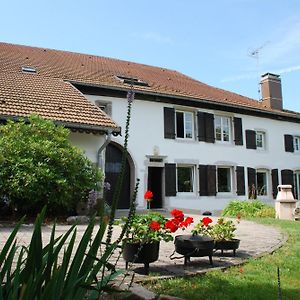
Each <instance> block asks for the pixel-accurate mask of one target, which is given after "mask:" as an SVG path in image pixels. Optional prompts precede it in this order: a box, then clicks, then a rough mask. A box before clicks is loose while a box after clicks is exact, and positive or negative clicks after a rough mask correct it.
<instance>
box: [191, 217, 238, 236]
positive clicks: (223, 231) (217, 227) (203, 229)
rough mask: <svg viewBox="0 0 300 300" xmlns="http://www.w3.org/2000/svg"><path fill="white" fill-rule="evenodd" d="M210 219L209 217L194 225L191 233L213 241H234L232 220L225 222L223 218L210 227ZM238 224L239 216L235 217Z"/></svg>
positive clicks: (234, 227) (234, 228) (234, 226)
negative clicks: (205, 236) (210, 238)
mask: <svg viewBox="0 0 300 300" xmlns="http://www.w3.org/2000/svg"><path fill="white" fill-rule="evenodd" d="M212 222H213V221H212V219H211V218H209V217H204V218H203V219H202V220H200V222H199V223H198V224H196V225H195V227H194V229H193V230H192V233H193V234H194V235H195V234H201V235H207V236H210V237H212V238H213V239H214V240H215V241H231V240H233V239H234V237H235V234H234V232H235V231H236V225H235V224H234V222H233V221H232V220H225V219H224V218H219V219H218V220H217V223H216V224H214V225H210V224H211V223H212ZM239 222H240V215H238V216H237V223H239Z"/></svg>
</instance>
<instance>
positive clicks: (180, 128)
mask: <svg viewBox="0 0 300 300" xmlns="http://www.w3.org/2000/svg"><path fill="white" fill-rule="evenodd" d="M176 135H177V137H179V138H184V123H183V113H182V112H176Z"/></svg>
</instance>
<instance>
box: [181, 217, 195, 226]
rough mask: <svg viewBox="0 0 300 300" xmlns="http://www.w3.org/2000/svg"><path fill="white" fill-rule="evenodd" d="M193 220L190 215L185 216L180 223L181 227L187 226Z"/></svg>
mask: <svg viewBox="0 0 300 300" xmlns="http://www.w3.org/2000/svg"><path fill="white" fill-rule="evenodd" d="M193 222H194V219H193V218H192V217H187V218H186V219H185V220H184V221H183V222H182V223H181V224H180V225H181V226H182V227H188V226H189V225H190V224H192V223H193Z"/></svg>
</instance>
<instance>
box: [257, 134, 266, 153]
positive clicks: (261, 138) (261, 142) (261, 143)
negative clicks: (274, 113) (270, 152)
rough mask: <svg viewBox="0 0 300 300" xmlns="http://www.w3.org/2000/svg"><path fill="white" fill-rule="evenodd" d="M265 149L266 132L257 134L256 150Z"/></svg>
mask: <svg viewBox="0 0 300 300" xmlns="http://www.w3.org/2000/svg"><path fill="white" fill-rule="evenodd" d="M264 147H265V133H264V132H259V131H257V132H256V148H261V149H263V148H264Z"/></svg>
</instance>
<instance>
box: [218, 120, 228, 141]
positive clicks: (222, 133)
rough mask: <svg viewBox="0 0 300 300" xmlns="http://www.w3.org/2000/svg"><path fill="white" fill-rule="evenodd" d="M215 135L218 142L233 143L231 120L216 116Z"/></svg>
mask: <svg viewBox="0 0 300 300" xmlns="http://www.w3.org/2000/svg"><path fill="white" fill-rule="evenodd" d="M215 135H216V140H217V141H221V142H230V141H231V118H229V117H222V116H215Z"/></svg>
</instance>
